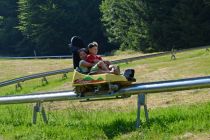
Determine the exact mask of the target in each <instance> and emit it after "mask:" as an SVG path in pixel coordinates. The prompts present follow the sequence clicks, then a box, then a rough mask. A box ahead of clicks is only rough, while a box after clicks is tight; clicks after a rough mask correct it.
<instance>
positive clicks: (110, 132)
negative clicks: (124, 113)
mask: <svg viewBox="0 0 210 140" xmlns="http://www.w3.org/2000/svg"><path fill="white" fill-rule="evenodd" d="M135 123H136V122H135V121H125V120H122V119H118V120H115V121H114V122H112V123H111V124H107V125H106V124H105V125H103V126H102V129H103V131H104V133H105V134H106V136H107V137H108V139H113V138H114V137H115V136H117V135H119V134H125V133H128V132H132V131H135V130H136V128H135Z"/></svg>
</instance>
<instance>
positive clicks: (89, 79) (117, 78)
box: [72, 70, 131, 86]
mask: <svg viewBox="0 0 210 140" xmlns="http://www.w3.org/2000/svg"><path fill="white" fill-rule="evenodd" d="M128 82H129V83H130V82H131V81H128V80H127V79H126V77H125V76H123V75H115V74H109V73H104V74H94V75H89V74H82V73H80V72H78V71H76V70H74V75H73V81H72V85H73V86H82V85H94V84H103V83H128Z"/></svg>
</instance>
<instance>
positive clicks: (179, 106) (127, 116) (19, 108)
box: [0, 49, 210, 140]
mask: <svg viewBox="0 0 210 140" xmlns="http://www.w3.org/2000/svg"><path fill="white" fill-rule="evenodd" d="M176 57H177V59H176V60H175V61H174V60H170V55H165V56H160V57H155V58H148V59H143V60H138V61H133V62H130V63H128V64H125V63H121V64H120V67H121V69H122V70H124V69H126V68H134V69H135V71H136V75H135V77H136V78H137V81H138V82H150V81H158V80H171V79H180V78H187V77H197V76H206V75H209V74H210V65H209V60H210V54H209V52H206V51H205V50H204V49H202V50H194V51H188V52H183V53H177V54H176ZM43 61H44V62H43ZM7 62H8V60H0V63H2V64H4V65H1V66H0V68H1V70H4V73H5V74H2V75H0V79H10V78H14V77H12V76H15V77H16V75H20V76H23V74H24V73H25V75H28V73H37V72H39V66H40V65H41V64H44V65H42V67H43V68H42V70H45V71H46V70H51V69H53V61H51V60H50V61H49V63H48V60H42V61H36V60H33V62H34V63H33V64H34V65H31V66H30V67H31V68H30V70H32V71H28V73H27V72H26V71H27V70H29V69H27V67H25V66H19V67H20V68H21V67H23V69H19V70H16V71H14V69H8V68H7V66H6V64H8V63H7ZM9 62H10V63H11V65H12V66H14V65H16V64H20V65H28V64H30V60H28V61H23V62H19V61H18V60H16V61H14V64H12V63H13V61H11V60H9ZM25 62H26V64H24V63H25ZM67 63H68V61H66V60H65V61H64V62H62V60H59V61H57V62H56V69H58V66H61V67H60V69H62V68H65V65H67ZM48 64H49V65H48ZM68 67H69V66H68ZM4 68H6V69H4ZM10 72H11V73H12V75H9V73H10ZM40 72H42V71H40ZM8 75H9V76H8ZM61 77H62V75H57V76H50V77H47V79H48V81H49V84H47V85H42V83H41V80H40V79H35V80H30V81H25V82H24V83H22V86H23V90H20V91H16V90H15V87H14V85H11V86H7V87H3V88H0V94H1V95H13V94H27V93H34V92H45V91H58V90H71V89H72V86H71V79H72V73H69V74H68V79H65V80H62V79H61ZM209 95H210V93H209V91H208V90H207V89H206V90H205V89H204V90H193V91H191V92H182V94H179V92H173V93H170V94H169V93H164V94H162V93H160V94H150V95H149V96H148V107H149V110H150V111H149V116H150V124H149V125H147V124H146V123H145V119H143V122H142V127H141V128H139V129H136V128H135V119H136V97H135V96H132V97H131V98H129V99H125V100H119V101H116V100H115V101H104V102H103V101H101V102H90V103H79V102H78V101H65V102H53V103H44V106H45V109H46V110H47V117H48V119H49V124H48V125H45V124H43V122H42V120H41V117H40V116H38V120H37V125H33V124H32V123H31V120H32V108H33V104H23V105H21V104H16V105H1V106H0V115H1V117H0V139H1V138H2V137H3V139H6V140H7V139H8V140H10V139H12V140H13V139H16V140H19V139H21V140H24V139H32V140H33V139H34V140H36V139H39V140H40V139H75V140H77V139H125V140H127V139H131V140H133V139H155V140H156V139H173V138H175V139H176V138H178V139H182V137H181V136H183V135H184V134H185V133H187V132H190V133H193V134H194V135H203V134H206V133H207V134H209V133H210V119H209V118H210V96H209ZM133 97H134V98H133ZM177 97H179V98H182V100H180V99H179V98H178V99H179V100H178V99H177ZM187 97H189V99H188V98H187ZM198 97H201V98H200V99H198ZM154 99H155V100H154ZM184 101H187V102H188V103H185V102H184ZM160 102H163V103H162V104H161V105H162V106H167V107H166V108H161V107H154V108H153V109H151V106H152V104H157V105H159V104H160ZM170 102H171V103H170ZM161 105H160V106H161ZM141 115H142V116H141V118H144V116H143V113H141ZM206 138H207V137H206Z"/></svg>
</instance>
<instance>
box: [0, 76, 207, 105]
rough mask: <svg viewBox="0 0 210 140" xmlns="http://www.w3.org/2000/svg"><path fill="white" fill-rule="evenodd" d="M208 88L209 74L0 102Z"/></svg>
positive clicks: (11, 98)
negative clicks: (91, 92) (86, 93)
mask: <svg viewBox="0 0 210 140" xmlns="http://www.w3.org/2000/svg"><path fill="white" fill-rule="evenodd" d="M201 88H210V76H207V77H197V78H188V79H180V80H171V81H159V82H151V83H141V84H139V83H138V84H133V85H131V86H129V87H127V88H123V89H120V90H119V91H117V92H115V93H112V94H106V95H97V94H96V95H93V96H87V97H79V96H78V95H77V94H76V93H74V91H60V92H48V93H36V94H26V95H13V96H1V97H0V104H15V103H32V102H38V101H39V102H48V101H63V100H80V99H91V98H96V97H97V98H104V97H112V96H122V95H134V94H140V93H157V92H170V91H179V90H190V89H201Z"/></svg>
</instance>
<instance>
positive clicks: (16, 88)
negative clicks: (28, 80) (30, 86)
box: [15, 82, 22, 91]
mask: <svg viewBox="0 0 210 140" xmlns="http://www.w3.org/2000/svg"><path fill="white" fill-rule="evenodd" d="M18 89H20V90H22V86H21V84H20V82H18V83H17V84H16V85H15V90H16V91H18Z"/></svg>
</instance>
